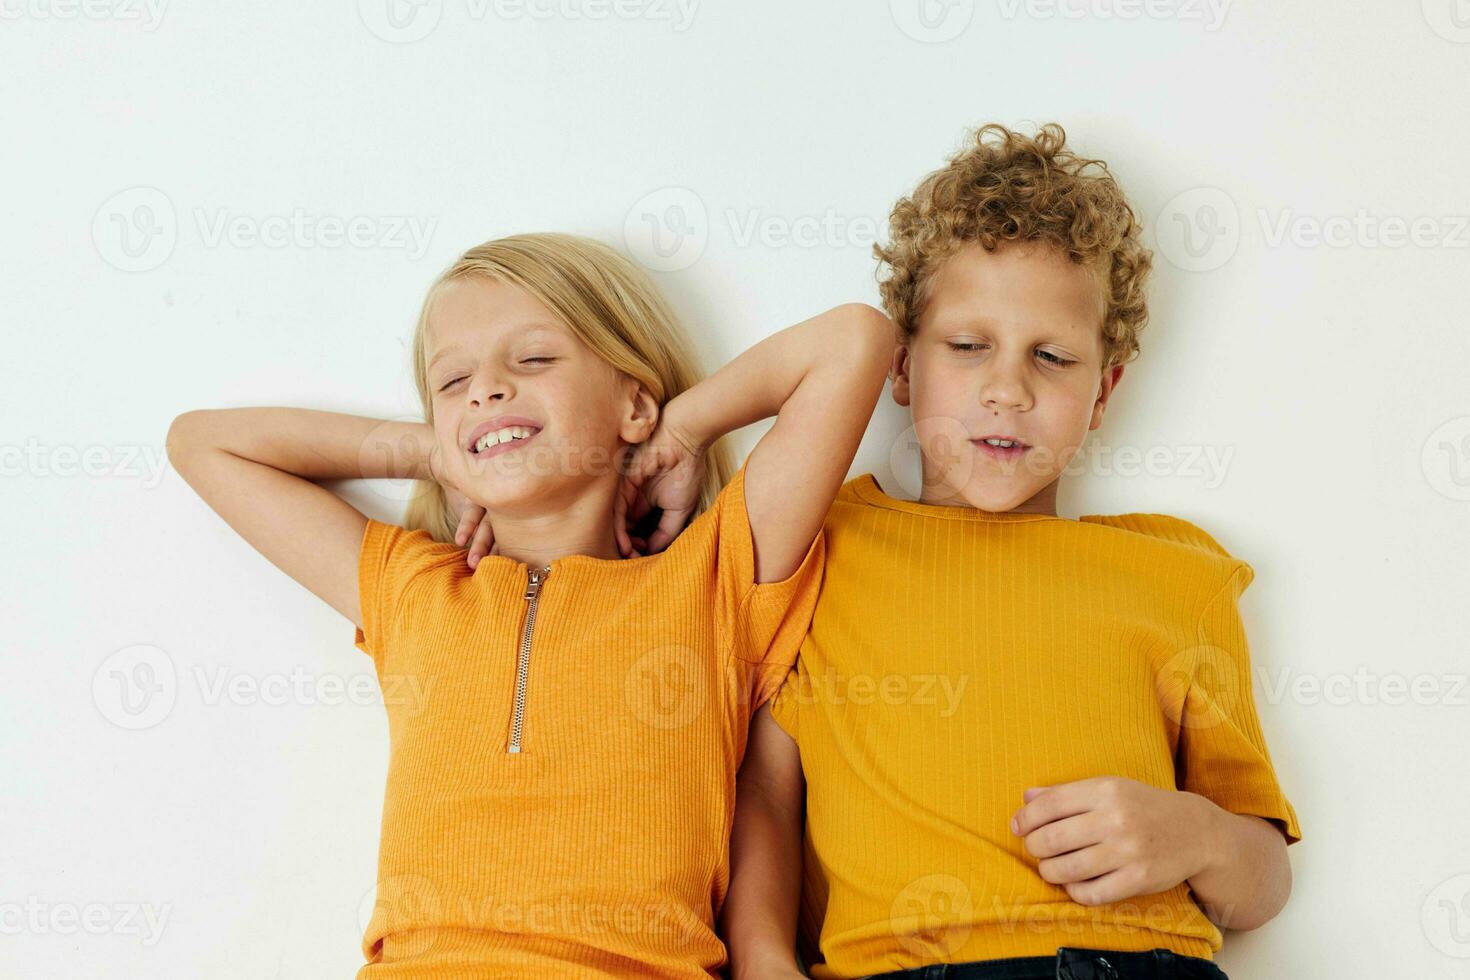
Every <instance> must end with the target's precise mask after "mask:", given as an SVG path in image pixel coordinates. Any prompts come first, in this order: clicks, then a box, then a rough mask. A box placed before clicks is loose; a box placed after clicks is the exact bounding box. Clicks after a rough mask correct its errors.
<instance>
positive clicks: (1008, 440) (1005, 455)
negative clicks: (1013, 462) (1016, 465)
mask: <svg viewBox="0 0 1470 980" xmlns="http://www.w3.org/2000/svg"><path fill="white" fill-rule="evenodd" d="M970 442H971V443H973V444H974V446H975V448H976V449H978V450H980V452H982V453H983V454H985V455H986V456H990V457H992V458H993V459H1019V458H1020V457H1021V456H1022V455H1023V454H1024V453H1025V452H1026V450H1028V449H1030V448H1031V447H1030V446H1028V445H1027V444H1026V443H1025V442H1023V441H1021V440H1020V439H1018V438H1016V437H1015V436H1002V435H993V436H981V437H980V438H978V439H971V440H970Z"/></svg>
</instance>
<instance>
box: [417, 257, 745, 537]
mask: <svg viewBox="0 0 1470 980" xmlns="http://www.w3.org/2000/svg"><path fill="white" fill-rule="evenodd" d="M471 276H483V277H488V278H491V279H500V280H503V281H505V282H509V283H513V284H515V285H517V286H519V287H521V288H522V289H524V290H526V291H527V292H529V293H530V294H531V295H532V296H535V297H536V298H537V299H538V300H540V301H541V302H542V303H543V304H544V305H545V306H546V308H547V309H549V310H551V312H552V313H554V314H556V316H557V317H559V318H560V319H561V321H562V323H564V324H566V326H567V327H568V328H569V329H570V330H571V331H572V333H573V334H575V335H576V336H577V337H578V338H579V339H580V340H581V341H582V342H583V343H584V344H586V345H587V346H588V347H589V348H591V349H592V351H593V352H594V353H595V354H597V355H598V356H599V357H601V358H602V359H603V360H605V361H606V362H607V363H609V364H611V365H612V366H613V367H614V368H616V369H617V370H618V371H621V372H623V373H624V374H627V375H629V376H630V377H632V378H634V379H636V380H637V381H638V382H639V383H640V384H641V385H643V387H644V388H646V389H647V390H648V392H649V393H650V394H651V395H652V396H653V398H654V400H655V401H657V402H658V405H659V407H660V408H662V407H663V406H664V405H666V404H667V403H668V402H669V400H670V399H672V398H673V397H674V396H675V395H677V394H679V393H680V392H681V391H684V390H686V389H688V388H690V387H691V386H693V385H694V384H695V383H696V382H698V381H699V380H700V379H701V378H702V377H703V372H702V371H701V370H700V368H699V362H698V360H697V359H696V358H695V356H694V352H693V345H692V344H691V343H690V341H689V336H688V335H687V334H686V333H685V332H684V329H683V328H682V327H681V326H680V325H679V322H678V320H677V319H676V318H675V316H674V313H673V311H672V310H671V309H670V308H669V305H668V303H667V302H665V301H664V298H663V296H662V295H660V294H659V292H658V289H657V288H656V287H655V286H654V284H653V283H652V282H651V281H650V280H649V278H648V276H647V275H646V274H645V273H644V272H643V271H642V270H641V269H639V268H638V266H636V265H634V264H633V263H632V262H631V261H630V260H629V259H627V258H625V257H624V256H622V255H621V254H619V253H618V252H617V251H616V250H615V249H612V248H610V247H608V246H607V245H604V244H602V243H601V242H597V241H593V240H592V239H590V238H583V237H581V236H580V235H565V234H556V233H538V234H529V235H512V236H510V237H509V238H499V239H496V240H495V241H490V242H486V243H484V244H483V245H476V246H475V247H474V248H472V249H470V250H469V251H467V252H465V253H464V254H463V255H461V256H460V257H459V258H458V259H457V260H456V261H455V262H454V264H453V265H451V266H450V267H449V268H448V269H447V270H445V272H444V273H443V274H442V275H441V276H440V277H439V278H438V279H437V280H435V282H434V284H433V285H432V286H431V287H429V291H428V295H426V296H425V297H424V305H423V308H422V309H421V310H420V311H419V318H418V324H417V326H416V327H415V328H414V335H413V379H414V385H415V386H416V387H417V388H418V393H419V401H420V402H421V403H422V405H423V410H424V419H425V420H426V421H427V422H428V423H429V424H430V425H432V424H433V423H434V399H433V391H432V390H431V389H430V387H429V379H428V363H427V356H428V351H427V349H426V341H427V336H426V334H427V326H428V319H429V308H430V306H431V305H432V304H433V301H434V297H435V295H436V294H437V292H438V291H439V289H440V287H442V286H443V285H444V284H445V283H448V282H452V281H454V280H458V279H464V278H468V277H471ZM734 472H735V467H734V462H733V459H732V456H731V452H730V448H729V445H728V443H727V442H726V440H725V439H724V438H721V439H718V440H716V441H715V443H714V444H713V445H711V446H710V447H709V448H708V449H707V450H706V452H705V485H704V488H703V489H702V491H701V493H700V501H699V506H698V508H697V509H696V511H695V515H696V516H697V515H698V513H700V512H701V511H703V510H704V509H705V508H706V507H708V506H710V505H711V504H712V503H713V502H714V499H715V496H716V495H717V494H718V493H719V492H720V488H721V487H723V486H724V485H725V484H726V483H727V482H729V480H730V477H731V476H732V475H734ZM691 519H692V518H691ZM404 524H405V526H406V527H408V528H409V529H411V530H412V529H419V528H422V529H424V530H427V531H428V532H429V533H430V534H431V535H432V536H433V537H434V540H436V541H444V542H451V541H453V540H454V531H455V528H456V527H457V526H458V525H459V515H458V514H454V513H451V512H450V509H449V502H448V499H447V496H446V494H445V491H444V487H443V486H442V485H440V484H438V483H436V482H434V481H432V480H420V481H418V485H417V487H416V488H415V490H414V494H413V497H412V499H411V500H410V501H409V504H408V512H407V514H406V515H405V518H404Z"/></svg>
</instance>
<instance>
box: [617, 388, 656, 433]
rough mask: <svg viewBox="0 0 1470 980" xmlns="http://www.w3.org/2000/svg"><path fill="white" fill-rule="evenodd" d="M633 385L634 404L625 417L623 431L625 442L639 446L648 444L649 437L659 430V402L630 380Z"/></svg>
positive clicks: (645, 389) (646, 390)
mask: <svg viewBox="0 0 1470 980" xmlns="http://www.w3.org/2000/svg"><path fill="white" fill-rule="evenodd" d="M629 381H630V382H631V384H632V385H633V395H632V404H631V405H630V407H629V411H628V413H627V415H625V416H624V417H623V424H622V428H621V431H620V432H619V433H618V434H619V435H621V436H622V438H623V441H624V442H627V443H632V444H633V445H637V444H639V443H642V442H647V441H648V437H649V436H651V435H653V432H654V430H655V429H657V428H658V419H659V405H658V400H657V399H656V398H654V397H653V395H652V394H650V393H649V391H648V389H647V388H645V387H643V386H642V385H641V384H639V383H638V382H637V381H633V380H632V379H629Z"/></svg>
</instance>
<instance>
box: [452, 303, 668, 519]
mask: <svg viewBox="0 0 1470 980" xmlns="http://www.w3.org/2000/svg"><path fill="white" fill-rule="evenodd" d="M426 331H427V333H426V336H425V356H426V358H427V360H428V372H427V373H428V383H429V390H430V392H431V393H432V397H433V405H434V434H435V439H436V442H437V445H438V449H439V452H440V459H441V461H442V464H441V465H440V467H439V472H440V474H441V476H442V478H443V480H444V481H445V482H446V483H448V484H449V485H450V486H453V487H454V488H456V489H458V490H459V491H460V492H461V493H463V494H464V495H465V497H467V498H468V499H469V500H471V501H473V502H474V503H477V504H479V505H480V506H482V507H484V508H485V509H486V510H487V511H490V512H491V513H495V512H500V513H522V514H533V513H536V512H543V511H545V510H548V509H551V508H554V507H556V506H558V505H564V504H567V503H569V502H571V501H573V500H575V499H576V498H577V497H578V496H580V495H581V493H582V492H584V491H585V489H586V488H587V486H588V484H589V483H593V482H597V481H599V480H607V481H609V482H615V481H616V480H617V479H618V478H619V477H620V476H621V474H620V472H619V469H618V466H617V463H618V460H619V457H620V454H621V452H622V450H623V447H624V446H626V445H627V444H628V443H630V442H637V441H642V440H643V439H646V438H647V437H648V435H649V434H650V433H651V431H652V424H651V421H650V420H648V419H647V418H646V414H647V411H648V408H649V406H651V405H652V401H651V399H650V398H649V396H648V395H647V393H646V392H644V391H643V390H642V389H641V387H640V386H639V385H638V383H637V382H636V381H635V380H633V379H632V378H630V377H628V376H627V375H625V374H623V373H622V372H619V371H617V370H616V369H614V368H613V367H612V365H610V364H608V363H607V362H606V361H605V360H603V359H602V358H601V357H599V356H597V355H596V354H595V353H593V351H592V350H591V349H590V348H589V347H588V346H587V345H586V344H584V343H583V342H582V340H581V339H580V338H578V337H577V336H576V334H574V333H573V332H572V331H571V330H570V329H568V328H567V327H566V326H565V325H564V324H562V322H561V321H560V320H559V319H558V318H557V317H556V315H555V314H553V313H552V312H551V311H550V310H549V309H547V308H546V306H545V305H544V304H543V303H541V301H540V300H538V299H537V298H536V297H535V296H533V295H532V294H531V293H529V292H527V291H526V290H525V289H522V288H521V287H520V286H517V285H515V284H513V283H509V282H505V281H503V280H499V279H491V278H487V277H468V278H461V279H455V280H452V281H450V282H448V283H445V284H443V285H442V286H440V287H439V289H438V291H437V293H436V294H435V296H434V298H433V300H432V302H431V304H430V308H429V318H428V322H427V324H426ZM655 414H656V412H655ZM502 428H504V429H507V430H508V432H509V433H514V434H515V435H516V436H520V437H523V438H517V439H515V440H513V441H509V442H495V441H493V440H495V439H496V438H497V437H499V436H501V435H503V434H505V433H501V432H500V430H501V429H502ZM487 431H488V432H490V438H491V440H492V441H491V442H489V443H488V444H486V443H483V442H481V436H482V435H483V434H484V433H486V432H487Z"/></svg>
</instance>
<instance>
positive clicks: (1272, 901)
mask: <svg viewBox="0 0 1470 980" xmlns="http://www.w3.org/2000/svg"><path fill="white" fill-rule="evenodd" d="M1270 865H1271V866H1270V868H1269V870H1268V871H1266V872H1265V877H1266V878H1267V879H1268V880H1269V884H1266V885H1265V886H1264V887H1263V888H1261V890H1260V892H1259V893H1258V895H1257V898H1256V901H1254V902H1251V903H1249V904H1247V905H1244V906H1225V907H1223V908H1222V907H1210V908H1207V909H1206V910H1205V914H1206V917H1207V918H1209V920H1210V921H1211V922H1213V923H1214V924H1215V925H1216V926H1217V927H1219V928H1220V930H1221V931H1222V932H1223V931H1224V930H1226V929H1229V930H1231V931H1232V932H1250V931H1251V930H1252V929H1259V928H1260V927H1261V926H1263V925H1265V924H1266V923H1268V922H1270V921H1271V920H1272V919H1274V918H1276V916H1278V915H1279V914H1281V910H1282V909H1284V908H1286V902H1287V899H1289V898H1290V897H1291V884H1292V878H1291V860H1290V859H1289V858H1288V857H1287V855H1286V842H1285V841H1281V843H1280V845H1279V846H1278V847H1277V848H1274V849H1273V851H1272V858H1271V861H1270Z"/></svg>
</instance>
